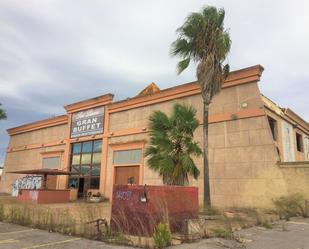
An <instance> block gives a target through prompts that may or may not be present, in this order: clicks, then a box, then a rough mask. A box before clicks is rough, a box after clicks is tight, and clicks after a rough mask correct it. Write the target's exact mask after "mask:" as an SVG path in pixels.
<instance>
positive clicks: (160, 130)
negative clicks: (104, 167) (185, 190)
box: [145, 104, 202, 185]
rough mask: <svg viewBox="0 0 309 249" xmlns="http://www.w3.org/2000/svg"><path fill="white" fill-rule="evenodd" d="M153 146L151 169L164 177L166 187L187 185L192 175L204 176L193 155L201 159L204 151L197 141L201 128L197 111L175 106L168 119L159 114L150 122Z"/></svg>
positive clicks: (150, 155) (151, 146)
mask: <svg viewBox="0 0 309 249" xmlns="http://www.w3.org/2000/svg"><path fill="white" fill-rule="evenodd" d="M149 120H150V124H149V128H150V145H149V147H147V148H146V151H145V156H148V165H149V167H150V168H151V169H153V170H154V171H157V172H159V174H160V175H161V176H163V182H164V184H168V185H187V184H188V174H190V175H192V176H193V177H194V178H195V179H197V177H198V176H199V174H200V172H199V170H198V168H197V167H196V165H195V163H194V161H193V159H192V158H191V155H194V156H200V155H201V154H202V150H201V149H200V147H199V146H198V143H197V142H194V141H193V133H194V131H195V129H196V128H197V127H198V126H199V122H198V120H197V118H196V110H195V109H194V108H193V107H189V106H184V105H180V104H175V105H174V106H173V111H172V114H171V115H170V116H169V117H168V116H167V115H166V114H165V113H163V112H161V111H155V112H154V113H153V114H152V115H151V116H150V118H149Z"/></svg>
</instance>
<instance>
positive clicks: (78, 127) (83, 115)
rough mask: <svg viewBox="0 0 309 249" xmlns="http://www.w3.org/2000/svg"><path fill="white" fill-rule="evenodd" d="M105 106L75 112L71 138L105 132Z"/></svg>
mask: <svg viewBox="0 0 309 249" xmlns="http://www.w3.org/2000/svg"><path fill="white" fill-rule="evenodd" d="M103 126H104V107H99V108H93V109H89V110H86V111H80V112H76V113H73V115H72V126H71V127H72V128H71V138H76V137H83V136H90V135H95V134H100V133H103V128H104V127H103Z"/></svg>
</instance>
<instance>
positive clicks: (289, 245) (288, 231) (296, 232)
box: [0, 218, 309, 249]
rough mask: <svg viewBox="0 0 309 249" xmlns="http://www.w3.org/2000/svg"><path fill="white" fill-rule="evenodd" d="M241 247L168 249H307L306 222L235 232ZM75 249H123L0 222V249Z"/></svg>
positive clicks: (216, 243) (214, 244) (203, 244)
mask: <svg viewBox="0 0 309 249" xmlns="http://www.w3.org/2000/svg"><path fill="white" fill-rule="evenodd" d="M235 236H236V237H237V238H238V240H239V241H241V242H242V243H239V242H236V241H235V240H225V239H219V238H212V239H204V240H200V241H198V242H195V243H187V244H182V245H178V246H173V247H170V248H171V249H204V248H207V249H227V248H230V249H309V219H304V218H293V219H291V221H288V222H285V221H278V222H275V223H274V224H273V228H272V229H266V228H264V227H252V228H249V229H243V230H240V231H237V232H235ZM34 248H47V249H48V248H50V249H51V248H53V249H58V248H63V249H68V248H75V249H90V248H91V249H99V248H100V249H121V248H132V247H126V246H116V245H109V244H106V243H103V242H99V241H93V240H87V239H83V238H79V237H72V236H67V235H62V234H58V233H49V232H47V231H43V230H38V229H31V228H29V227H24V226H19V225H14V224H9V223H2V222H0V249H34Z"/></svg>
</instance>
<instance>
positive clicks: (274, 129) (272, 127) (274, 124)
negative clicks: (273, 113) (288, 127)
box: [267, 117, 278, 140]
mask: <svg viewBox="0 0 309 249" xmlns="http://www.w3.org/2000/svg"><path fill="white" fill-rule="evenodd" d="M267 118H268V123H269V126H270V130H271V134H272V135H273V139H274V140H277V137H278V132H277V121H276V120H275V119H273V118H271V117H267Z"/></svg>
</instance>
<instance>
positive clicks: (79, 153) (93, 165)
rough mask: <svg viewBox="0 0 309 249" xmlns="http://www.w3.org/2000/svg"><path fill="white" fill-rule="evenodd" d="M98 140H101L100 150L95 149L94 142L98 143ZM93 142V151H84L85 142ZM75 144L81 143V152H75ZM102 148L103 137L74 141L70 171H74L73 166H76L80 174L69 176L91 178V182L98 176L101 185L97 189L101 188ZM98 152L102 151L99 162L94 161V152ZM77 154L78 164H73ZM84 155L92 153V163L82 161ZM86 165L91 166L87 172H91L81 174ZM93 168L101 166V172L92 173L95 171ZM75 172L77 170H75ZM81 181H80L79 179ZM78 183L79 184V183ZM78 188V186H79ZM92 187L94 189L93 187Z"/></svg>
mask: <svg viewBox="0 0 309 249" xmlns="http://www.w3.org/2000/svg"><path fill="white" fill-rule="evenodd" d="M98 141H100V142H101V150H100V151H98V150H95V151H94V144H95V143H97V142H98ZM90 142H91V151H90V152H88V151H87V152H83V146H84V144H88V143H90ZM75 144H80V146H81V147H80V151H79V152H75V153H74V145H75ZM102 148H103V140H102V139H95V140H87V141H81V142H76V143H72V145H71V156H70V172H72V168H73V167H74V168H76V169H77V170H78V172H77V173H79V175H74V176H71V177H69V178H72V179H73V178H74V179H79V178H89V182H90V183H91V180H92V179H94V178H96V179H98V182H99V186H98V188H97V189H99V188H100V181H101V164H102ZM96 153H100V154H101V160H100V162H99V163H93V154H96ZM75 155H79V163H78V164H73V157H74V156H75ZM83 155H90V163H82V157H83ZM85 166H89V171H88V172H87V173H89V174H86V175H84V174H81V173H82V167H85ZM93 168H99V172H100V173H99V174H98V175H92V172H93ZM74 172H75V171H74ZM75 173H76V172H75ZM69 181H70V180H68V184H69ZM78 182H79V181H78ZM77 185H78V184H77ZM77 188H78V186H77ZM91 189H94V188H92V187H91Z"/></svg>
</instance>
